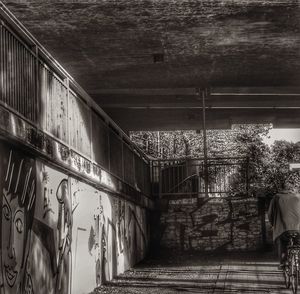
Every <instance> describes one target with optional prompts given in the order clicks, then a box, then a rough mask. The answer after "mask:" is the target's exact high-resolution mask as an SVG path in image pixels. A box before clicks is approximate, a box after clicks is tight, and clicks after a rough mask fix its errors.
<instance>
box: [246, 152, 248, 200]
mask: <svg viewBox="0 0 300 294" xmlns="http://www.w3.org/2000/svg"><path fill="white" fill-rule="evenodd" d="M246 195H247V196H249V157H247V159H246Z"/></svg>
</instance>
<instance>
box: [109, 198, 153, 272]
mask: <svg viewBox="0 0 300 294" xmlns="http://www.w3.org/2000/svg"><path fill="white" fill-rule="evenodd" d="M113 210H114V219H115V220H116V238H117V239H116V243H117V273H118V274H119V273H122V272H124V271H125V270H127V269H128V268H130V267H132V266H133V265H134V264H135V263H137V262H139V261H140V260H142V259H143V258H144V257H145V255H146V253H147V249H148V248H147V246H148V241H149V240H148V239H149V237H148V233H147V232H148V230H147V227H146V212H145V210H144V209H141V208H140V207H137V206H135V205H133V204H131V203H129V202H127V201H124V200H120V199H118V200H115V202H114V207H113Z"/></svg>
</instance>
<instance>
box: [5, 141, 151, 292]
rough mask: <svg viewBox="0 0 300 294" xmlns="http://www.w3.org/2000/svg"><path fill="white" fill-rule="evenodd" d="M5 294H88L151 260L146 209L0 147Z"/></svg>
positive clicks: (28, 157) (6, 145) (37, 161)
mask: <svg viewBox="0 0 300 294" xmlns="http://www.w3.org/2000/svg"><path fill="white" fill-rule="evenodd" d="M0 191H1V193H2V197H1V198H0V199H1V200H0V201H1V203H0V205H1V207H2V209H1V214H0V219H1V224H0V225H1V236H0V238H1V239H0V240H1V242H0V244H1V255H0V263H1V271H0V293H1V294H21V293H22V294H23V293H26V294H32V293H47V294H48V293H53V294H69V293H72V294H76V293H89V292H91V291H92V290H93V289H94V288H95V287H96V286H98V285H100V284H101V283H103V282H105V281H108V280H110V279H112V278H113V276H114V275H116V274H119V273H122V272H123V271H124V270H126V269H128V268H129V267H130V266H132V265H134V264H135V263H136V262H138V261H140V260H141V259H142V258H143V257H144V256H145V254H146V252H147V248H148V240H149V238H148V235H149V233H148V232H149V229H148V227H147V226H146V223H147V222H146V218H147V213H146V211H145V209H143V208H140V207H138V206H136V205H134V204H131V203H129V202H127V201H125V200H121V199H119V198H117V197H113V196H111V195H108V194H106V193H104V192H101V191H99V190H97V189H95V188H93V187H91V186H89V185H87V184H84V183H82V182H80V181H78V180H75V179H73V178H71V177H69V176H67V175H65V174H64V173H62V172H60V171H58V170H57V169H54V168H52V167H50V166H48V165H47V164H45V163H43V162H42V161H40V160H37V159H33V158H31V157H30V156H28V155H24V152H21V151H20V150H17V149H15V148H13V147H11V146H9V145H8V144H6V143H1V141H0Z"/></svg>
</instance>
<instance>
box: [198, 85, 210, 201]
mask: <svg viewBox="0 0 300 294" xmlns="http://www.w3.org/2000/svg"><path fill="white" fill-rule="evenodd" d="M197 92H198V95H199V96H201V99H202V129H203V155H204V189H205V197H208V161H207V136H206V116H205V115H206V112H205V110H206V109H205V98H206V97H207V90H206V89H205V90H200V89H197Z"/></svg>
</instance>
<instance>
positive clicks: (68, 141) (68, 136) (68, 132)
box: [65, 78, 71, 146]
mask: <svg viewBox="0 0 300 294" xmlns="http://www.w3.org/2000/svg"><path fill="white" fill-rule="evenodd" d="M65 84H66V87H67V126H66V127H67V130H66V132H67V134H66V136H67V138H66V139H67V144H68V146H70V145H71V142H70V80H69V79H68V78H66V79H65Z"/></svg>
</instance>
